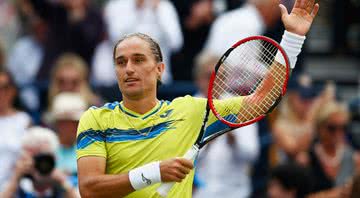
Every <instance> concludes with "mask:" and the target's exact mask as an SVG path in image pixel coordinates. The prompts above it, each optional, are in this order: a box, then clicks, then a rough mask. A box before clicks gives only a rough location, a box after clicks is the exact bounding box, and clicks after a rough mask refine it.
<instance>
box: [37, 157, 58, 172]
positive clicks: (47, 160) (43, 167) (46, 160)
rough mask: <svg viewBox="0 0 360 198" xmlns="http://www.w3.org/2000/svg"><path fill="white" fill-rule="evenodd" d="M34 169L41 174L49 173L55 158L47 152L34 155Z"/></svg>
mask: <svg viewBox="0 0 360 198" xmlns="http://www.w3.org/2000/svg"><path fill="white" fill-rule="evenodd" d="M34 161H35V169H36V170H37V171H38V172H39V173H40V174H41V175H43V176H46V175H49V174H50V173H51V172H52V170H53V169H54V167H55V158H54V156H53V155H51V154H48V153H41V154H38V155H35V156H34Z"/></svg>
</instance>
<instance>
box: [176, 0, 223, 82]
mask: <svg viewBox="0 0 360 198" xmlns="http://www.w3.org/2000/svg"><path fill="white" fill-rule="evenodd" d="M172 2H173V3H174V5H175V7H176V8H177V10H178V13H179V16H180V17H179V18H180V24H181V29H182V31H183V34H184V45H183V47H182V49H181V50H180V51H178V52H177V53H175V54H174V56H173V57H172V60H171V65H172V66H173V67H172V71H173V74H174V79H175V80H188V81H190V80H192V78H191V77H192V75H191V72H192V70H193V68H194V64H193V60H194V59H195V56H196V55H197V54H199V53H200V51H201V50H202V49H203V47H204V43H205V41H206V38H207V37H208V34H209V31H210V27H211V24H212V23H213V21H214V20H215V18H216V15H217V14H220V12H222V11H223V9H225V5H223V4H225V2H222V3H221V2H220V1H214V0H188V1H183V0H174V1H172ZM219 3H220V6H217V5H218V4H219ZM219 9H220V10H219Z"/></svg>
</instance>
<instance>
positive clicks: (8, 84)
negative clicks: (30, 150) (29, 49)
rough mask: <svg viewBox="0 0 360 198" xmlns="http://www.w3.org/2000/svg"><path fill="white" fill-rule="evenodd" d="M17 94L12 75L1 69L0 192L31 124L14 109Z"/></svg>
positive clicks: (20, 112)
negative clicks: (20, 142) (21, 141)
mask: <svg viewBox="0 0 360 198" xmlns="http://www.w3.org/2000/svg"><path fill="white" fill-rule="evenodd" d="M16 94H17V89H16V86H15V84H14V81H13V79H12V77H11V75H10V73H8V72H7V71H5V70H2V69H0V126H1V139H0V164H1V169H0V192H1V191H2V189H3V187H4V186H3V185H4V182H5V181H6V180H8V179H9V177H10V173H11V171H12V168H13V166H14V164H15V161H16V158H17V157H18V154H19V152H20V144H19V140H20V139H21V137H22V136H23V135H24V134H25V130H26V128H27V127H29V126H30V124H31V119H30V117H29V116H28V115H27V114H26V113H25V112H22V111H19V110H17V109H16V108H15V107H14V101H15V98H16Z"/></svg>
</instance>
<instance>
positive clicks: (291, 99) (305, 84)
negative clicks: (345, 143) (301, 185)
mask: <svg viewBox="0 0 360 198" xmlns="http://www.w3.org/2000/svg"><path fill="white" fill-rule="evenodd" d="M315 93H316V92H315V90H314V87H313V86H312V85H311V79H310V77H309V76H307V75H300V76H298V77H295V78H294V79H292V80H290V82H289V86H288V92H287V96H286V98H285V99H284V100H283V101H282V103H281V106H280V108H279V112H278V116H277V118H276V120H275V121H274V125H273V129H272V131H273V133H272V134H273V137H274V140H275V144H276V146H277V147H278V150H279V155H278V157H277V158H279V159H278V161H280V162H284V161H287V160H289V159H290V160H297V161H298V162H299V163H302V164H304V165H306V163H307V159H306V152H307V151H308V150H309V148H310V146H311V143H312V141H313V138H314V129H315V113H316V112H317V111H318V110H319V108H320V104H322V103H323V101H324V100H325V99H326V97H325V94H322V95H319V96H316V95H315Z"/></svg>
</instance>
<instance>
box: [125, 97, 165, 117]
mask: <svg viewBox="0 0 360 198" xmlns="http://www.w3.org/2000/svg"><path fill="white" fill-rule="evenodd" d="M157 103H158V99H157V98H156V97H144V98H140V99H130V98H126V97H123V104H124V106H125V107H126V108H127V109H130V110H131V111H134V112H136V113H138V114H144V113H146V112H148V111H150V110H151V109H152V108H154V107H155V106H156V104H157Z"/></svg>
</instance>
